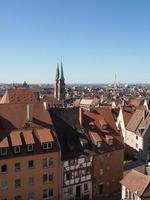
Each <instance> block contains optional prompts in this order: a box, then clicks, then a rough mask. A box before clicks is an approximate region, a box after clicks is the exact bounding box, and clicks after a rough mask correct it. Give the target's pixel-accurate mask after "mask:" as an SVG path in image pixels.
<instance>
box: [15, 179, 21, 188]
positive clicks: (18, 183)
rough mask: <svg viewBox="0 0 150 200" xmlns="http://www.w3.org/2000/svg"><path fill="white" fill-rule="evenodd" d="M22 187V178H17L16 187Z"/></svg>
mask: <svg viewBox="0 0 150 200" xmlns="http://www.w3.org/2000/svg"><path fill="white" fill-rule="evenodd" d="M20 187H21V180H20V179H16V180H15V188H20Z"/></svg>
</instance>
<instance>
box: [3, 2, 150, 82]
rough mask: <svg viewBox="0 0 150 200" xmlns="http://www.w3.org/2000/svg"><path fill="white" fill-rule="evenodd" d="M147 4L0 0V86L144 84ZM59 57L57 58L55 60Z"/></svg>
mask: <svg viewBox="0 0 150 200" xmlns="http://www.w3.org/2000/svg"><path fill="white" fill-rule="evenodd" d="M149 6H150V2H149V1H148V0H145V1H144V3H143V2H142V1H140V0H138V1H135V0H133V1H132V2H131V1H129V0H127V1H119V0H114V1H110V0H108V1H98V0H94V1H89V0H88V1H85V0H83V1H68V0H63V1H48V0H45V1H40V0H36V1H35V0H33V1H29V0H27V1H21V2H20V1H18V0H14V1H13V2H12V1H10V0H7V1H5V2H4V1H3V2H0V26H1V32H0V43H1V45H0V66H1V74H0V82H1V83H13V82H14V83H17V82H19V83H22V82H23V81H24V80H25V81H27V83H50V84H52V83H54V80H55V73H56V66H57V58H58V57H59V58H61V56H62V60H63V63H64V74H65V79H66V83H93V84H96V83H114V80H115V73H116V74H117V81H118V82H123V83H149V82H150V81H149V77H148V75H149V74H150V67H149V66H150V61H149V53H150V47H149V42H150V25H149V19H150V13H149ZM60 60H61V59H59V61H60Z"/></svg>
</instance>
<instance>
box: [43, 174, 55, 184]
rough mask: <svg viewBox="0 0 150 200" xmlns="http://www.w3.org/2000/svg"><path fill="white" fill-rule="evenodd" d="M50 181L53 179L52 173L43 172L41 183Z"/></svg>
mask: <svg viewBox="0 0 150 200" xmlns="http://www.w3.org/2000/svg"><path fill="white" fill-rule="evenodd" d="M50 181H53V174H49V175H48V174H44V175H43V183H48V182H50Z"/></svg>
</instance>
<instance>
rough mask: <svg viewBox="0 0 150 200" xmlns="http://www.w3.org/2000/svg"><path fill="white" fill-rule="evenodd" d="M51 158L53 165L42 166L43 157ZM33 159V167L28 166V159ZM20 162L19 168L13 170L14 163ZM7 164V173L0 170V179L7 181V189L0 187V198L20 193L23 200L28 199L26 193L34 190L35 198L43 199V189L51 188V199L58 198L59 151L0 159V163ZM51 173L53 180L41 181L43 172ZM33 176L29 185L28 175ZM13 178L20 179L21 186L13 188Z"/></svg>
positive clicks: (56, 199) (9, 199)
mask: <svg viewBox="0 0 150 200" xmlns="http://www.w3.org/2000/svg"><path fill="white" fill-rule="evenodd" d="M44 158H53V166H51V167H49V168H43V159H44ZM29 160H33V161H34V167H33V168H32V169H30V168H28V161H29ZM18 162H19V163H20V164H21V170H20V171H18V172H15V163H18ZM5 164H6V165H7V173H1V172H0V184H1V181H4V180H5V181H8V189H7V190H4V191H2V190H1V189H0V199H3V198H7V199H8V200H13V199H14V197H15V196H17V195H21V196H22V199H23V200H28V194H29V193H32V192H34V193H35V199H36V200H42V199H43V190H44V189H50V188H53V200H58V199H59V184H60V153H59V152H52V153H47V154H46V153H45V154H39V155H31V156H30V155H29V156H24V157H14V158H11V159H5V160H0V166H1V165H5ZM46 173H47V174H51V173H53V174H54V176H53V181H52V182H49V183H47V184H44V183H43V174H46ZM32 176H33V177H34V184H33V185H32V186H30V185H29V183H28V179H29V177H32ZM15 179H21V187H20V188H18V189H16V188H15Z"/></svg>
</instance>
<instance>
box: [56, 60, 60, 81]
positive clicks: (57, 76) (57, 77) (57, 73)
mask: <svg viewBox="0 0 150 200" xmlns="http://www.w3.org/2000/svg"><path fill="white" fill-rule="evenodd" d="M59 75H60V74H59V64H58V63H57V69H56V80H58V79H59Z"/></svg>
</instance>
